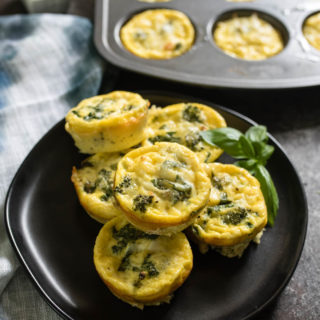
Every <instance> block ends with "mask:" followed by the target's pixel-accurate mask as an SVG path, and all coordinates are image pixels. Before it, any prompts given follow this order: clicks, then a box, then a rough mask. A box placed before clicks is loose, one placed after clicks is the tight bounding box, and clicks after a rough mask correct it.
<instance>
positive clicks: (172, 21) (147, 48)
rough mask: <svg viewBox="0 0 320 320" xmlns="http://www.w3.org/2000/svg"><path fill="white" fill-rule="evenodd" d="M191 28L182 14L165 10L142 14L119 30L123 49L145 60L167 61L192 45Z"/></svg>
mask: <svg viewBox="0 0 320 320" xmlns="http://www.w3.org/2000/svg"><path fill="white" fill-rule="evenodd" d="M194 36H195V32H194V28H193V25H192V23H191V22H190V20H189V18H188V17H187V16H186V15H185V14H184V13H182V12H180V11H176V10H169V9H152V10H147V11H143V12H141V13H139V14H137V15H135V16H134V17H133V18H131V19H130V20H129V21H128V22H127V23H126V24H125V25H124V26H123V27H122V28H121V31H120V38H121V41H122V43H123V45H124V46H125V48H126V49H127V50H129V51H130V52H131V53H133V54H134V55H136V56H138V57H141V58H146V59H170V58H174V57H177V56H180V55H182V54H183V53H185V52H186V51H188V50H189V49H190V48H191V46H192V44H193V42H194Z"/></svg>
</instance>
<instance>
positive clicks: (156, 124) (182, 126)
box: [142, 102, 226, 163]
mask: <svg viewBox="0 0 320 320" xmlns="http://www.w3.org/2000/svg"><path fill="white" fill-rule="evenodd" d="M225 126H226V122H225V120H224V118H223V117H222V116H221V115H220V114H219V113H218V112H217V111H215V110H214V109H212V108H210V107H208V106H206V105H203V104H200V103H193V102H192V103H178V104H174V105H170V106H167V107H165V108H155V107H152V108H151V109H150V113H149V117H148V125H147V129H146V139H145V140H144V141H143V142H142V145H143V146H147V145H152V144H154V143H156V142H160V141H167V142H176V143H179V144H182V145H184V146H186V147H188V148H189V149H191V150H192V151H194V152H195V153H196V155H197V156H198V158H199V160H200V161H201V162H206V163H208V162H213V161H214V160H216V159H217V158H218V157H219V156H220V155H221V154H222V152H223V151H222V150H221V149H220V148H218V147H213V146H211V145H208V144H207V143H205V142H204V141H203V140H202V139H201V137H200V132H201V131H204V130H208V129H215V128H221V127H225Z"/></svg>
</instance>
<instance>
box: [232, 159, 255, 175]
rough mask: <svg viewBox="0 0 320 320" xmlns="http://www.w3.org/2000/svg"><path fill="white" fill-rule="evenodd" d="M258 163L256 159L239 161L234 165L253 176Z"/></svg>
mask: <svg viewBox="0 0 320 320" xmlns="http://www.w3.org/2000/svg"><path fill="white" fill-rule="evenodd" d="M257 163H258V161H257V160H255V159H248V160H239V161H236V162H235V163H234V165H236V166H238V167H241V168H244V169H246V170H248V171H249V172H250V173H251V174H254V173H255V167H256V165H257Z"/></svg>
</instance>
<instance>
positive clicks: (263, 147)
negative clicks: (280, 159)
mask: <svg viewBox="0 0 320 320" xmlns="http://www.w3.org/2000/svg"><path fill="white" fill-rule="evenodd" d="M253 147H254V150H255V152H256V155H257V156H256V159H257V160H259V162H260V163H261V164H263V165H265V164H266V163H267V160H268V159H269V158H270V157H271V155H272V154H273V152H274V147H273V146H271V145H270V144H266V143H264V142H260V143H259V142H254V143H253Z"/></svg>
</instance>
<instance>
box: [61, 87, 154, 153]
mask: <svg viewBox="0 0 320 320" xmlns="http://www.w3.org/2000/svg"><path fill="white" fill-rule="evenodd" d="M148 107H149V101H148V100H145V99H143V98H142V97H141V96H140V95H139V94H137V93H132V92H126V91H113V92H111V93H109V94H105V95H100V96H95V97H91V98H89V99H85V100H82V101H81V102H80V103H79V104H78V105H77V106H76V107H75V108H73V109H71V110H70V111H69V112H68V114H67V116H66V125H65V129H66V131H67V132H69V133H70V135H71V136H72V138H73V140H74V142H75V145H76V146H77V147H78V148H79V150H80V152H82V153H89V154H92V153H98V152H116V151H121V150H123V149H127V148H130V147H132V146H134V145H136V144H138V143H139V142H140V141H141V140H143V138H144V128H145V126H146V123H147V115H148Z"/></svg>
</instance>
